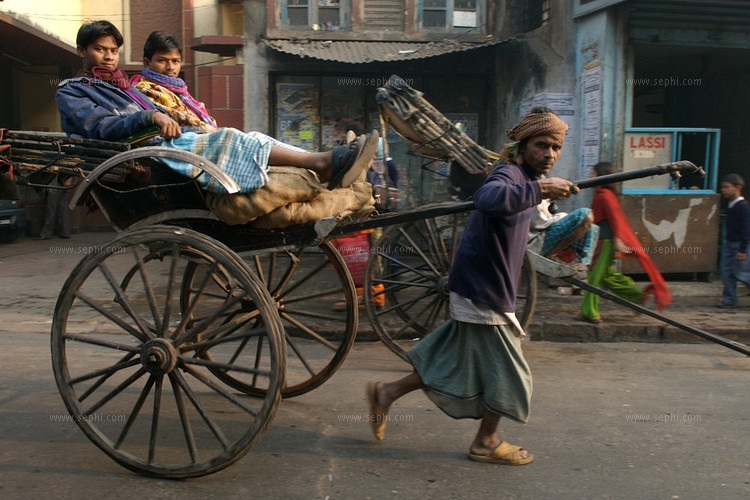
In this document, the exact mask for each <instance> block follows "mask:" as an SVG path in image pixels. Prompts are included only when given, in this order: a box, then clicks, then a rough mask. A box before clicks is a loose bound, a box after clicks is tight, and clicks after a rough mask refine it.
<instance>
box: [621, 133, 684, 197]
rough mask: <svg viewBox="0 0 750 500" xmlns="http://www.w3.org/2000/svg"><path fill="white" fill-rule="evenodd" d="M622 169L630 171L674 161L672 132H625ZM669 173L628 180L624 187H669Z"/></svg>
mask: <svg viewBox="0 0 750 500" xmlns="http://www.w3.org/2000/svg"><path fill="white" fill-rule="evenodd" d="M623 151H624V158H623V160H622V170H623V171H624V172H629V171H631V170H637V169H640V168H646V167H652V166H654V165H661V164H662V163H669V162H670V161H672V134H665V133H650V132H625V145H624V148H623ZM669 179H670V178H669V176H668V175H654V176H651V177H645V178H643V179H636V180H632V181H628V182H627V183H625V184H624V185H623V188H624V189H643V188H649V189H668V188H669V182H670V181H669Z"/></svg>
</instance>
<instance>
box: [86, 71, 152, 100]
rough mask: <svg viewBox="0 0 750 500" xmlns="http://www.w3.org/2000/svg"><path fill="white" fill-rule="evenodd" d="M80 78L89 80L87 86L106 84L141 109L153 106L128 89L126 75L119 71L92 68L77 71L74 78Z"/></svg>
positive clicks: (128, 82)
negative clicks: (99, 83) (124, 95)
mask: <svg viewBox="0 0 750 500" xmlns="http://www.w3.org/2000/svg"><path fill="white" fill-rule="evenodd" d="M82 76H83V77H86V78H89V79H90V81H89V82H88V84H87V85H96V83H97V82H104V83H107V84H109V85H112V86H113V87H116V88H118V89H120V90H122V91H123V92H125V93H126V94H127V95H128V96H129V97H130V98H131V99H132V100H134V101H135V102H136V103H138V105H139V106H140V107H141V108H143V109H153V106H149V104H148V103H147V102H146V101H145V100H144V98H143V96H141V95H139V94H138V93H137V92H133V91H132V90H131V89H130V81H129V80H128V75H126V74H125V72H124V71H123V70H121V69H115V70H112V69H109V68H105V67H103V66H92V67H91V69H90V70H85V69H79V70H78V73H76V77H82Z"/></svg>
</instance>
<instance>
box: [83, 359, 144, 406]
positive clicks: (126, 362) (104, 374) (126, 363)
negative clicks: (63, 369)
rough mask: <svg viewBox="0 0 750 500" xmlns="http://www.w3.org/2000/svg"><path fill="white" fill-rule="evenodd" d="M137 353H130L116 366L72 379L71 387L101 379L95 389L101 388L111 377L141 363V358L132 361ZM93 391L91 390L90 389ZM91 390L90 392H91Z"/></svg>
mask: <svg viewBox="0 0 750 500" xmlns="http://www.w3.org/2000/svg"><path fill="white" fill-rule="evenodd" d="M135 355H136V353H135V352H133V353H128V355H127V356H126V357H125V359H121V360H120V361H118V362H117V363H115V364H114V365H110V366H107V367H106V368H101V369H99V370H95V371H93V372H89V373H87V374H85V375H80V376H78V377H76V378H73V379H70V385H76V384H79V383H81V382H83V381H86V380H90V379H92V378H94V377H101V378H100V379H99V380H97V381H96V383H95V384H94V386H93V388H97V387H99V386H100V385H101V384H102V383H103V382H105V381H106V380H107V379H108V378H109V377H111V376H112V375H114V374H115V373H117V372H118V371H120V370H124V369H125V368H130V367H131V366H135V365H137V364H139V363H140V362H141V360H140V359H139V358H137V359H132V357H133V356H135ZM90 389H91V388H90ZM90 389H89V390H90ZM83 399H85V396H82V398H81V400H83Z"/></svg>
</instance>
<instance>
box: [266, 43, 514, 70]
mask: <svg viewBox="0 0 750 500" xmlns="http://www.w3.org/2000/svg"><path fill="white" fill-rule="evenodd" d="M264 42H265V44H266V45H268V46H269V47H271V48H272V49H274V50H277V51H279V52H284V53H286V54H292V55H295V56H299V57H312V58H315V59H323V60H325V61H337V62H342V63H350V64H358V63H371V62H383V61H385V62H391V61H406V60H409V59H424V58H426V57H435V56H442V55H445V54H452V53H454V52H463V51H466V50H473V49H479V48H482V47H490V46H493V45H497V44H499V43H502V42H503V41H501V40H494V39H493V40H488V41H485V42H458V41H454V40H443V41H439V42H364V41H341V40H308V39H294V40H264Z"/></svg>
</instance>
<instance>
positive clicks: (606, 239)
mask: <svg viewBox="0 0 750 500" xmlns="http://www.w3.org/2000/svg"><path fill="white" fill-rule="evenodd" d="M613 173H615V168H614V166H613V165H612V164H611V163H608V162H600V163H597V164H596V165H594V169H593V172H592V175H594V176H595V177H598V176H602V175H608V174H613ZM616 190H617V186H615V185H606V186H599V187H598V188H596V190H595V191H594V198H593V200H592V202H591V208H592V210H593V213H594V221H595V222H596V224H598V225H599V227H600V234H599V241H600V244H601V245H600V248H599V252H598V257H597V259H596V263H595V264H594V266H593V267H592V268H591V270H590V271H589V272H588V283H589V284H590V285H593V286H595V287H601V288H607V289H609V290H611V291H612V292H613V293H614V294H616V295H619V296H620V297H622V298H624V299H627V300H629V301H631V302H636V303H640V302H643V301H644V299H645V298H646V294H649V293H653V295H654V300H655V302H656V306H657V307H658V308H659V310H660V311H661V310H662V309H664V308H665V307H666V306H668V305H669V303H670V302H672V296H671V294H670V293H669V289H668V288H667V284H666V283H665V282H664V278H663V277H662V275H661V273H659V270H658V269H656V266H655V265H654V263H653V262H652V261H651V258H650V257H649V256H648V254H647V253H646V251H645V250H644V248H643V247H642V245H641V244H640V242H639V241H638V238H637V237H636V236H635V234H633V231H632V229H631V228H630V224H628V221H627V219H626V218H625V214H624V213H623V211H622V208H621V207H620V202H619V201H617V196H616V195H615V193H616ZM616 252H617V253H619V254H621V255H623V256H626V257H636V258H637V259H638V261H639V263H640V264H641V266H642V267H643V269H644V270H645V271H646V274H648V277H649V279H650V280H651V285H650V286H649V287H648V288H646V290H645V292H644V291H641V290H639V289H638V288H637V287H636V285H635V283H634V282H633V280H632V279H631V278H630V277H628V276H625V275H624V274H622V273H617V272H615V269H614V265H613V259H614V257H615V253H616ZM576 318H577V319H579V320H581V321H587V322H589V323H601V321H602V319H601V315H600V313H599V296H598V295H596V294H593V293H591V292H588V291H584V292H583V300H582V302H581V308H580V315H579V316H577V317H576Z"/></svg>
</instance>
